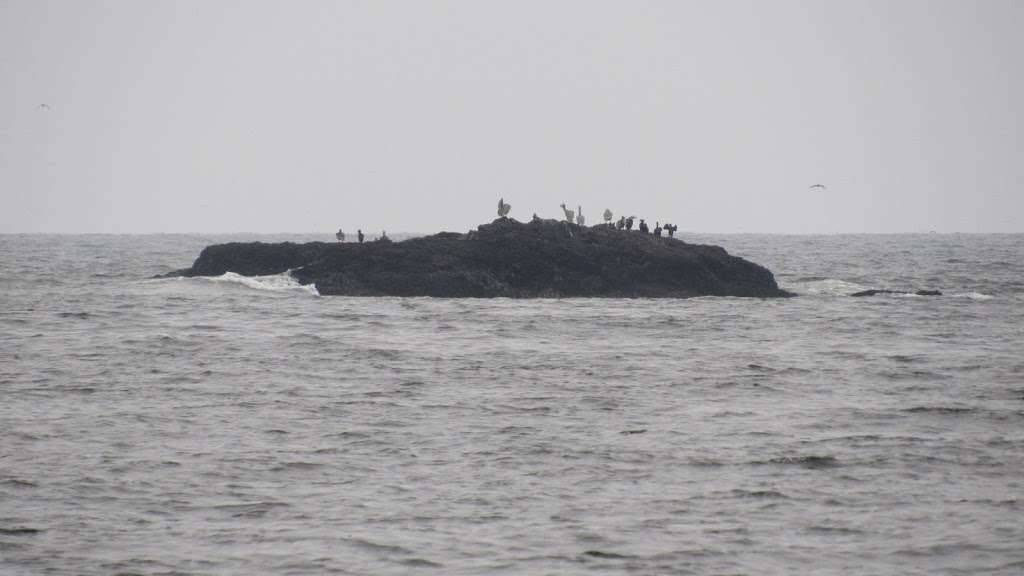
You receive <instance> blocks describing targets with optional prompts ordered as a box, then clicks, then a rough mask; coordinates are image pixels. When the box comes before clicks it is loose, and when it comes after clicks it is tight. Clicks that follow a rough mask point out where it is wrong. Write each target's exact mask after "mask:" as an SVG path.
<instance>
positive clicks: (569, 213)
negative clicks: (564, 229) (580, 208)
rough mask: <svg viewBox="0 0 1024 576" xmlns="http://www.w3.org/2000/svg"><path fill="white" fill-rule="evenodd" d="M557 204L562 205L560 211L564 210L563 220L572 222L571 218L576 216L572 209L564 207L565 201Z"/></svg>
mask: <svg viewBox="0 0 1024 576" xmlns="http://www.w3.org/2000/svg"><path fill="white" fill-rule="evenodd" d="M559 206H561V207H562V212H565V221H566V222H568V223H569V224H572V221H573V218H575V217H576V214H575V213H574V212H573V211H572V210H569V209H568V208H566V207H565V202H562V203H561V204H559Z"/></svg>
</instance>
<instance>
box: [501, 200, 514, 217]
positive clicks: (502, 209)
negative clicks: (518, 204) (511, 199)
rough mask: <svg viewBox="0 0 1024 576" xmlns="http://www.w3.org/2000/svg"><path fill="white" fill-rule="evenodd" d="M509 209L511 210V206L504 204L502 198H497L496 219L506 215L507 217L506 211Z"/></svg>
mask: <svg viewBox="0 0 1024 576" xmlns="http://www.w3.org/2000/svg"><path fill="white" fill-rule="evenodd" d="M511 209H512V205H511V204H505V199H504V198H499V199H498V217H500V218H504V217H505V216H506V215H508V211H509V210H511Z"/></svg>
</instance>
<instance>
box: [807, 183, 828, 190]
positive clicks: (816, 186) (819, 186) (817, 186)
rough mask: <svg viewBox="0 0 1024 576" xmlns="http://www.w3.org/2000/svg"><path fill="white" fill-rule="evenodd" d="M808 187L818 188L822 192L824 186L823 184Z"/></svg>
mask: <svg viewBox="0 0 1024 576" xmlns="http://www.w3.org/2000/svg"><path fill="white" fill-rule="evenodd" d="M810 187H811V188H820V189H822V190H825V185H824V184H812V185H811V186H810Z"/></svg>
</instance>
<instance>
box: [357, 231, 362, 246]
mask: <svg viewBox="0 0 1024 576" xmlns="http://www.w3.org/2000/svg"><path fill="white" fill-rule="evenodd" d="M356 235H357V238H359V243H360V244H362V243H363V231H362V230H356Z"/></svg>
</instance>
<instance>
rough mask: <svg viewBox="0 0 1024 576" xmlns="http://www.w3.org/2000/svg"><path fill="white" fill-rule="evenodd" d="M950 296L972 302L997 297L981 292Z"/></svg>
mask: <svg viewBox="0 0 1024 576" xmlns="http://www.w3.org/2000/svg"><path fill="white" fill-rule="evenodd" d="M950 296H951V297H953V298H970V299H971V300H991V299H993V298H995V296H989V295H988V294H982V293H981V292H962V293H960V294H950Z"/></svg>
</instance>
